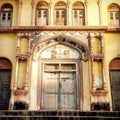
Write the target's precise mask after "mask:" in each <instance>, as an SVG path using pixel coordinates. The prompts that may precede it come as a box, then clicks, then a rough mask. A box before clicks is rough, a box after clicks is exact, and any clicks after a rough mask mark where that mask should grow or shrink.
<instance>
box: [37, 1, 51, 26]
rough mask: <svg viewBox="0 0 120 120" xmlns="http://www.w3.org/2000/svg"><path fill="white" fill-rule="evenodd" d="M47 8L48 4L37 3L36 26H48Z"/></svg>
mask: <svg viewBox="0 0 120 120" xmlns="http://www.w3.org/2000/svg"><path fill="white" fill-rule="evenodd" d="M48 8H49V4H48V3H47V2H46V1H39V2H38V3H37V5H36V25H37V26H45V25H48Z"/></svg>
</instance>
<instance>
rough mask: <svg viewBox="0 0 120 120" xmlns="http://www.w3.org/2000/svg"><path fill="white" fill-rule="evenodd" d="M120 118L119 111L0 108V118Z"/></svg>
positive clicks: (16, 119)
mask: <svg viewBox="0 0 120 120" xmlns="http://www.w3.org/2000/svg"><path fill="white" fill-rule="evenodd" d="M90 119H91V120H120V111H115V112H110V111H99V112H98V111H90V112H83V111H78V110H74V111H57V110H56V111H28V110H1V111H0V120H90Z"/></svg>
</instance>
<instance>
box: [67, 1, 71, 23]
mask: <svg viewBox="0 0 120 120" xmlns="http://www.w3.org/2000/svg"><path fill="white" fill-rule="evenodd" d="M70 4H71V2H70V0H67V25H71V21H70V20H71V19H70V17H71V14H70V12H71V9H70Z"/></svg>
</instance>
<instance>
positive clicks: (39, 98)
mask: <svg viewBox="0 0 120 120" xmlns="http://www.w3.org/2000/svg"><path fill="white" fill-rule="evenodd" d="M44 63H76V65H77V70H76V85H77V86H76V92H77V101H76V102H77V108H76V109H80V110H82V108H83V107H82V105H83V104H82V103H83V82H82V79H83V76H82V62H81V61H80V60H78V59H74V60H73V59H70V60H52V59H51V60H45V59H40V60H39V63H38V66H39V67H38V71H39V73H38V86H37V106H39V107H38V108H39V109H43V108H42V106H41V105H42V80H43V73H44V70H43V64H44ZM80 76H81V77H80ZM81 91H82V92H81ZM65 110H66V109H65Z"/></svg>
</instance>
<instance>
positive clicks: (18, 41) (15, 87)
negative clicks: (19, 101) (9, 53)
mask: <svg viewBox="0 0 120 120" xmlns="http://www.w3.org/2000/svg"><path fill="white" fill-rule="evenodd" d="M19 50H20V36H19V35H18V40H17V49H16V53H17V54H19ZM18 61H19V58H18V57H17V56H16V69H15V70H16V71H15V79H14V90H17V76H18Z"/></svg>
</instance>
